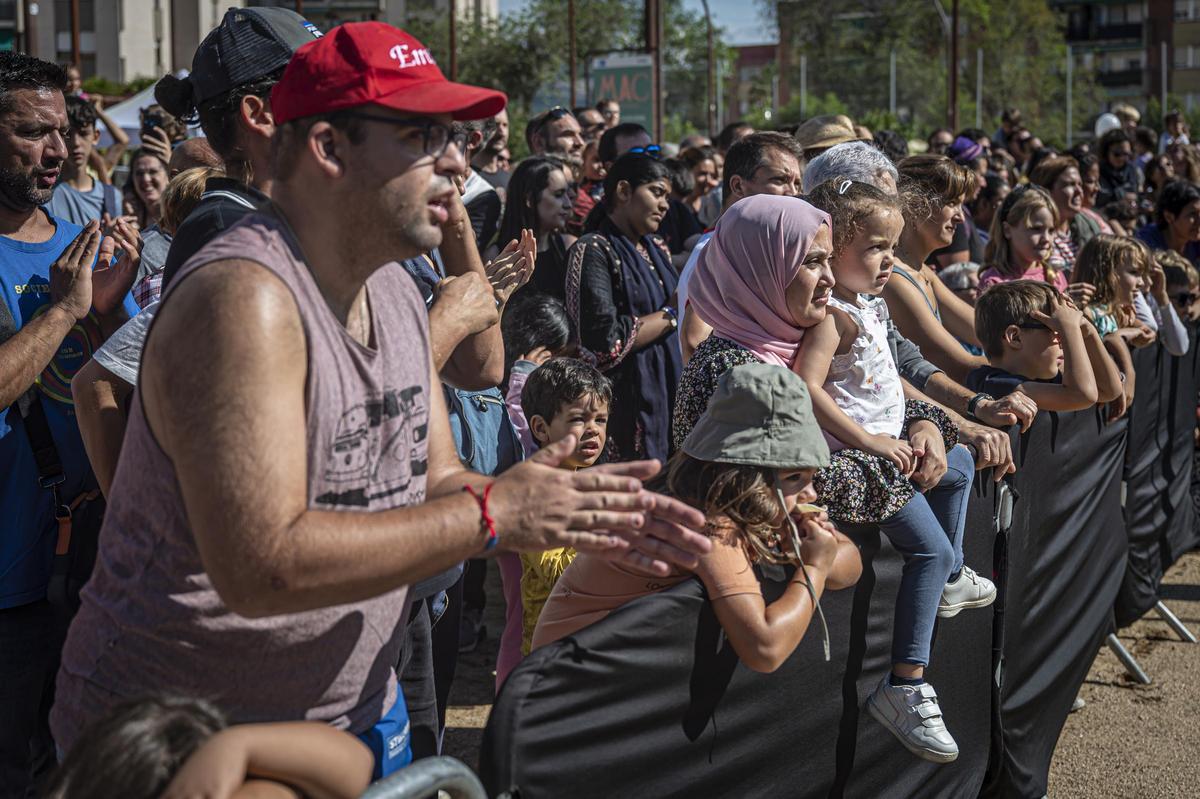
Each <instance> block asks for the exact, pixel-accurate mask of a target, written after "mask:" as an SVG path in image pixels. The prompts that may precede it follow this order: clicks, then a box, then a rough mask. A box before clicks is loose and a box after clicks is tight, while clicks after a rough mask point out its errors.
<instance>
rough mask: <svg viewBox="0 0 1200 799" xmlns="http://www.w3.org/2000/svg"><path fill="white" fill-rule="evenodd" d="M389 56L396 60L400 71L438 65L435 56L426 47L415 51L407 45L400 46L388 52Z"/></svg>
mask: <svg viewBox="0 0 1200 799" xmlns="http://www.w3.org/2000/svg"><path fill="white" fill-rule="evenodd" d="M388 55H390V56H391V57H392V58H394V59H396V62H397V64H399V67H400V69H408V68H409V67H423V66H426V65H428V64H436V63H437V62H436V61H434V60H433V56H432V55H430V53H429V51H428V50H426V49H425V48H424V47H420V48H417V49H416V50H413V49H411V48H410V47H409V45H407V44H398V45H396V46H395V47H393V48H392V49H391V50H390V51H388Z"/></svg>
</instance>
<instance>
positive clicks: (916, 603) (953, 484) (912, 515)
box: [879, 447, 975, 666]
mask: <svg viewBox="0 0 1200 799" xmlns="http://www.w3.org/2000/svg"><path fill="white" fill-rule="evenodd" d="M946 464H947V466H946V473H945V474H944V475H942V479H941V481H940V482H939V483H938V484H937V485H936V486H934V487H933V488H931V489H929V490H928V491H927V492H925V493H924V494H917V495H915V496H914V497H913V498H912V499H911V500H910V501H909V503H908V504H907V505H905V506H904V507H903V508H901V509H900V510H898V511H897V512H896V513H895V514H893V515H892V516H890V517H888V518H887V519H886V520H884V521H882V522H880V523H879V529H880V530H882V531H883V533H884V535H886V536H887V537H888V539H889V540H890V541H891V542H892V546H893V547H895V548H896V550H897V551H898V552H899V553H900V554H901V555H903V556H904V572H903V577H902V578H901V579H900V593H899V595H898V596H897V597H896V618H895V622H894V624H893V627H892V662H893V663H910V664H913V665H918V666H927V665H929V644H930V641H931V640H932V639H933V624H934V621H936V620H937V609H938V603H939V602H940V601H941V598H942V590H943V589H944V588H945V587H946V582H947V581H948V580H949V578H950V575H952V574H955V573H957V572H958V571H959V570H961V569H962V567H963V554H962V540H963V528H964V527H965V526H966V522H967V499H968V498H969V495H970V490H971V480H972V478H973V477H974V476H975V463H974V461H973V460H972V459H971V454H970V452H968V451H967V449H966V447H954V448H953V449H951V450H950V451H949V452H947V453H946Z"/></svg>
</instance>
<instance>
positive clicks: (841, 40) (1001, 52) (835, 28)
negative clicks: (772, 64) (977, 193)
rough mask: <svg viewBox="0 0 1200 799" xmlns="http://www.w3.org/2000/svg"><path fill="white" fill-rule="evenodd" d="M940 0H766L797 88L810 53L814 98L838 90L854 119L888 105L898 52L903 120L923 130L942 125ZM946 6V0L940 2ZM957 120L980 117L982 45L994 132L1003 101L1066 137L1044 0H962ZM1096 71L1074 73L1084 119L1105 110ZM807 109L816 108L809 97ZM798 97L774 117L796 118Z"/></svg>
mask: <svg viewBox="0 0 1200 799" xmlns="http://www.w3.org/2000/svg"><path fill="white" fill-rule="evenodd" d="M937 2H938V0H848V2H845V3H841V4H839V5H838V6H837V7H836V8H837V11H836V13H830V10H829V7H828V6H822V5H819V4H815V3H810V2H807V1H806V0H760V7H762V8H763V10H764V11H765V13H766V14H767V15H768V16H769V18H771V19H772V20H773V21H774V23H775V24H776V25H777V27H778V29H779V30H782V31H784V32H785V34H788V35H786V36H785V37H784V38H785V39H786V42H785V44H784V45H783V46H784V47H787V48H789V55H790V57H791V64H792V65H793V68H792V71H791V72H790V73H789V74H788V75H787V76H786V78H787V79H788V83H789V84H790V85H791V87H792V91H793V93H794V94H798V93H799V79H800V75H799V62H800V56H801V55H805V56H807V59H808V94H809V97H810V98H813V97H822V96H825V95H833V96H834V97H836V98H838V99H839V100H840V101H841V102H842V103H844V104H845V107H846V108H847V111H848V112H849V113H850V114H851V115H852V116H854V117H855V118H861V119H867V118H868V117H869V116H870V115H873V114H875V113H878V112H881V111H886V110H887V109H888V104H889V97H888V93H889V54H890V53H891V52H893V51H894V52H895V53H896V64H897V69H896V73H897V91H896V95H897V96H896V100H897V102H896V105H897V117H898V119H897V122H898V123H899V125H900V126H901V129H902V130H906V131H908V132H911V133H916V134H918V135H921V136H923V135H924V134H925V133H927V132H928V131H929V130H930V129H932V128H934V127H937V126H939V125H944V124H945V123H946V118H947V114H946V96H947V80H948V72H949V70H948V68H947V61H948V55H947V54H948V51H949V45H948V41H947V31H946V27H945V23H944V22H943V17H942V16H941V15H940V14H939V13H938V7H937V5H936V3H937ZM943 4H944V5H948V3H943ZM959 16H960V29H959V31H960V36H959V56H960V61H959V64H958V75H959V87H958V107H959V127H960V128H961V127H968V126H970V125H973V124H974V120H975V77H976V61H975V54H976V50H977V49H982V50H983V52H984V85H983V108H982V114H981V116H982V119H983V124H984V126H985V128H987V129H989V130H990V129H992V128H993V127H994V126H995V124H996V122H997V121H998V119H999V116H1000V112H1001V111H1002V110H1003V109H1004V108H1008V107H1013V106H1015V107H1017V108H1020V109H1021V111H1022V112H1023V114H1024V115H1025V118H1026V120H1027V121H1028V124H1029V125H1030V126H1031V127H1033V128H1034V130H1035V131H1036V132H1037V133H1038V134H1039V135H1041V136H1042V138H1043V139H1044V140H1046V141H1056V142H1059V143H1062V140H1064V139H1065V133H1066V130H1065V116H1066V75H1065V72H1066V56H1067V48H1066V43H1065V40H1064V37H1063V16H1062V14H1061V12H1059V11H1057V10H1055V9H1054V8H1052V7H1051V6H1050V4H1049V3H1048V2H1047V0H1004V1H1003V2H1000V1H999V0H962V2H961V4H960V8H959ZM1101 101H1102V94H1101V92H1100V90H1099V88H1098V87H1097V85H1096V83H1095V80H1094V78H1093V76H1092V75H1090V74H1087V73H1084V72H1083V71H1082V70H1076V71H1075V80H1074V103H1073V107H1074V114H1075V119H1077V120H1082V119H1085V118H1087V117H1088V116H1089V115H1091V114H1094V113H1097V112H1098V111H1099V110H1100V109H1101ZM808 105H809V107H808V109H807V111H808V115H809V116H813V115H815V114H816V113H820V111H817V110H815V109H814V107H813V106H814V103H813V102H809V104H808ZM798 111H799V108H798V105H797V104H796V103H795V102H794V101H793V102H792V103H789V104H788V106H787V107H785V108H784V109H780V114H777V115H776V116H777V118H781V119H782V121H783V122H785V123H791V124H794V123H796V122H799V121H800V120H799V118H798V116H799V114H798Z"/></svg>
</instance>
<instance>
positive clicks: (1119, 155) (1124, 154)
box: [1109, 150, 1133, 158]
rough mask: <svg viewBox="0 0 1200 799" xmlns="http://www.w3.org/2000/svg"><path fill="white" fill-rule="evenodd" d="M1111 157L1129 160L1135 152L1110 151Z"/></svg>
mask: <svg viewBox="0 0 1200 799" xmlns="http://www.w3.org/2000/svg"><path fill="white" fill-rule="evenodd" d="M1109 155H1113V156H1116V157H1117V158H1129V157H1130V156H1132V155H1133V150H1110V151H1109Z"/></svg>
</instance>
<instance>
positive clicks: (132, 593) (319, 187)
mask: <svg viewBox="0 0 1200 799" xmlns="http://www.w3.org/2000/svg"><path fill="white" fill-rule="evenodd" d="M504 103H505V98H504V95H502V94H500V93H499V92H495V91H491V90H487V89H480V88H476V87H472V86H464V85H461V84H456V83H451V82H449V81H447V80H446V79H445V78H444V77H443V76H442V73H441V71H440V70H439V69H438V68H437V65H436V64H434V63H433V59H432V58H431V57H430V55H429V53H428V51H427V50H426V49H425V48H424V47H422V46H421V44H420V43H419V42H417V41H416V40H415V39H413V38H412V37H410V36H408V35H407V34H405V33H404V32H402V31H399V30H397V29H395V28H392V27H390V26H387V25H383V24H380V23H354V24H347V25H342V26H340V27H338V28H336V29H335V30H334V32H333V33H331V34H330V35H328V36H326V37H325V38H323V39H319V40H317V41H314V42H312V43H311V44H308V45H305V46H304V47H302V48H301V49H300V50H298V51H297V53H296V55H295V57H294V58H293V59H292V61H291V62H290V64H289V65H288V67H287V70H286V71H285V73H284V75H283V78H282V79H281V80H280V82H279V84H278V85H277V86H276V87H275V89H274V91H273V92H272V96H271V105H272V109H273V113H274V120H275V124H276V126H277V129H276V133H275V136H276V140H275V142H274V145H275V146H274V154H273V162H274V181H275V182H274V184H273V188H272V200H273V202H274V206H273V211H274V213H273V214H271V215H268V214H265V213H263V214H257V213H256V214H251V215H249V216H247V217H246V218H245V219H243V221H242V222H241V223H240V224H238V225H237V226H235V227H233V228H232V229H230V230H229V231H227V232H226V233H224V234H223V235H221V236H219V237H218V238H216V239H214V240H213V241H212V242H210V243H209V244H208V245H206V246H205V247H204V248H203V249H202V250H200V252H198V253H197V254H196V255H195V256H193V257H192V258H191V259H190V260H189V262H188V263H187V264H186V265H185V266H184V267H183V268H182V269H181V270H180V272H179V274H178V275H177V276H176V277H175V280H174V282H173V283H172V284H171V286H170V288H169V290H168V291H167V293H166V294H165V295H164V297H163V300H162V302H161V310H160V311H159V315H158V318H157V319H156V321H155V325H154V327H153V328H152V330H151V331H150V334H149V337H148V338H147V341H146V348H145V354H144V357H143V362H142V370H141V376H140V383H139V399H138V400H137V401H135V402H134V408H133V411H132V413H131V416H130V420H129V426H128V430H127V432H126V436H125V442H124V447H123V450H122V456H121V458H122V460H121V464H120V467H119V469H118V471H117V474H116V477H115V479H114V482H113V486H112V495H111V501H110V510H109V514H108V517H107V518H106V520H105V529H104V530H103V531H102V533H101V541H102V543H101V546H100V554H99V557H98V562H97V567H96V571H95V574H94V576H93V578H92V581H91V582H90V583H89V585H88V587H87V589H86V590H85V592H84V601H83V607H82V608H81V610H80V612H79V615H78V616H77V618H76V623H75V625H74V626H73V627H72V630H71V635H70V638H69V640H68V644H67V649H68V651H69V652H71V651H72V650H73V651H74V656H71V657H68V658H66V659H67V660H69V661H70V662H72V663H75V664H76V667H75V668H73V669H71V670H68V669H66V668H64V669H63V671H61V672H60V674H59V680H58V704H57V705H56V706H55V710H54V715H53V718H52V723H53V725H54V733H55V737H56V741H57V742H58V743H59V745H60V746H61V747H62V748H63V749H68V748H70V746H71V745H72V744H73V742H74V741H75V740H77V738H78V736H79V734H80V732H81V730H82V729H83V727H84V726H85V725H86V724H87V723H89V722H91V721H94V720H95V719H97V718H99V717H102V716H104V715H105V714H106V713H107V712H108V711H109V710H110V709H111V708H112V707H113V706H114V705H115V704H116V703H117V702H119V701H121V700H122V699H127V698H130V697H132V696H136V695H140V694H144V693H146V692H148V691H149V692H155V691H157V692H164V691H166V692H176V693H184V694H190V695H195V696H203V697H206V698H208V699H211V700H213V701H215V702H216V704H217V705H218V706H219V707H220V708H221V709H222V710H224V711H225V712H226V713H227V714H228V715H229V717H230V721H231V722H234V723H238V722H248V721H265V720H287V719H302V718H307V719H316V720H322V721H327V722H329V723H332V724H334V725H336V726H339V727H341V728H345V729H348V730H350V731H352V732H354V733H356V734H358V735H360V736H361V737H362V738H363V740H364V741H365V742H366V743H367V744H368V745H369V746H370V747H371V748H372V751H373V752H374V753H375V756H376V764H377V774H386V773H388V772H390V771H393V770H395V769H396V768H398V767H400V766H402V765H404V764H405V763H406V762H408V759H409V754H408V749H409V747H408V740H407V736H408V723H407V717H406V713H405V708H404V701H403V697H401V696H400V695H399V693H398V691H397V688H396V678H395V673H394V670H393V665H394V664H395V663H396V660H397V655H398V648H399V644H400V641H401V640H402V636H403V630H404V625H403V621H404V619H405V618H406V614H405V612H404V608H405V604H406V594H407V586H408V585H410V584H411V583H413V582H414V581H416V580H419V579H422V578H424V577H428V576H430V575H433V574H436V573H438V572H441V571H443V570H445V569H446V568H447V567H449V566H450V565H452V564H454V563H457V562H460V561H462V560H464V559H466V558H469V557H473V556H478V555H481V554H490V553H495V552H500V551H513V550H522V551H527V550H535V551H536V550H540V549H544V548H547V547H554V546H563V545H569V546H574V547H576V548H577V549H581V550H585V551H600V552H609V553H611V554H612V556H613V557H622V558H627V559H630V560H631V561H632V562H636V563H640V564H642V565H643V566H649V567H650V568H654V569H656V570H658V571H659V572H660V573H664V574H665V573H666V570H667V568H668V563H671V562H673V563H677V564H681V565H683V566H685V567H687V566H694V565H695V553H698V552H702V551H704V550H706V549H707V548H708V543H707V539H705V538H703V537H702V536H700V535H699V534H697V533H695V532H692V531H691V530H689V529H688V528H689V527H690V528H699V527H700V525H702V524H703V518H702V517H701V516H700V515H699V514H697V513H696V512H695V511H694V510H692V509H690V508H687V507H685V506H683V505H681V504H679V503H677V502H675V501H673V500H668V499H666V498H664V497H661V496H657V495H654V494H651V493H648V492H646V491H644V490H643V489H642V487H641V484H640V481H639V479H638V478H644V477H646V476H648V475H649V474H650V473H651V472H653V471H654V470H655V469H656V465H655V464H647V463H640V464H621V465H618V466H612V467H602V468H601V469H598V470H588V471H586V472H578V473H575V472H567V471H564V470H561V469H556V468H553V467H554V466H555V465H556V464H557V463H558V461H559V460H561V459H562V458H563V457H565V456H566V455H567V454H569V453H570V452H571V451H572V450H573V447H574V441H573V439H572V438H570V437H568V438H567V439H564V440H563V441H561V442H559V443H558V444H556V445H553V446H551V447H549V448H546V449H544V450H543V451H542V452H541V453H539V455H538V456H535V458H533V459H531V460H529V461H526V462H524V463H522V464H520V465H518V466H516V467H514V468H513V469H511V470H510V471H508V472H506V473H505V474H504V475H503V476H501V477H499V478H496V479H491V478H485V477H482V476H481V475H477V474H473V473H471V472H468V471H466V470H465V469H463V467H462V465H461V464H460V463H459V461H458V459H457V457H456V455H455V452H454V444H453V440H452V437H451V433H450V427H449V422H448V420H447V416H446V408H445V404H444V400H443V397H442V393H441V391H440V387H439V386H438V375H437V373H436V371H435V369H434V366H433V360H432V356H431V353H430V347H429V336H428V330H427V320H426V314H425V308H424V303H423V301H422V299H421V297H420V295H419V294H418V293H417V290H416V288H415V286H414V284H413V281H412V280H411V279H410V278H409V276H408V275H407V273H405V272H404V271H403V270H402V269H401V268H400V267H399V266H398V265H397V264H396V263H394V261H395V260H396V259H399V258H406V257H412V256H415V255H417V254H418V253H421V252H425V251H428V250H430V249H432V248H433V247H435V246H437V245H438V244H439V241H440V239H441V226H440V223H441V222H442V221H444V220H445V218H446V213H447V203H448V202H449V201H450V199H451V198H452V197H453V192H454V185H453V183H452V182H451V180H450V178H451V176H452V175H453V174H456V173H458V172H461V171H462V169H463V166H464V164H463V154H462V151H461V144H462V142H461V141H460V140H456V139H455V138H454V137H452V136H451V135H450V130H451V128H450V124H451V122H452V120H454V119H472V118H477V117H483V116H490V115H493V114H495V113H496V112H497V111H499V110H500V109H501V108H502V107H503V105H504ZM180 364H186V365H187V368H186V369H181V368H180ZM79 664H85V665H83V666H81V665H79Z"/></svg>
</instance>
